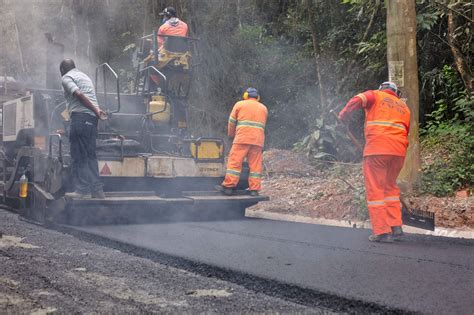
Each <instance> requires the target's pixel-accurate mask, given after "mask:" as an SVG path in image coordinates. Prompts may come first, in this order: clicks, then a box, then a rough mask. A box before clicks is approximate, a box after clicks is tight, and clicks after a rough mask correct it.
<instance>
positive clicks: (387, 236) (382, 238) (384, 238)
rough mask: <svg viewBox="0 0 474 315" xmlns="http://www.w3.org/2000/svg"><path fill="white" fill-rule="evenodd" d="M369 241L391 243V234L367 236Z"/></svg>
mask: <svg viewBox="0 0 474 315" xmlns="http://www.w3.org/2000/svg"><path fill="white" fill-rule="evenodd" d="M369 241H371V242H378V243H393V238H392V233H385V234H379V235H375V234H372V235H370V236H369Z"/></svg>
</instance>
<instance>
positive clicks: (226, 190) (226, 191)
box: [214, 185, 234, 196]
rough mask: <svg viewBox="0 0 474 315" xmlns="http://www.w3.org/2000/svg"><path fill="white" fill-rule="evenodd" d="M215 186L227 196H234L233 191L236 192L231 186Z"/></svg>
mask: <svg viewBox="0 0 474 315" xmlns="http://www.w3.org/2000/svg"><path fill="white" fill-rule="evenodd" d="M214 188H215V189H216V190H217V191H220V192H221V193H223V194H224V195H226V196H232V193H233V192H234V190H233V189H232V188H230V187H224V186H222V185H216V186H214Z"/></svg>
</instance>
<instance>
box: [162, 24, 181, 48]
mask: <svg viewBox="0 0 474 315" xmlns="http://www.w3.org/2000/svg"><path fill="white" fill-rule="evenodd" d="M160 35H171V36H182V37H186V36H188V24H186V23H185V22H183V21H181V20H180V19H178V18H171V19H169V20H168V21H166V22H165V23H164V24H163V25H161V26H160V28H159V29H158V48H161V46H163V43H164V42H165V39H166V37H161V36H160Z"/></svg>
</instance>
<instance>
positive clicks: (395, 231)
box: [392, 226, 405, 241]
mask: <svg viewBox="0 0 474 315" xmlns="http://www.w3.org/2000/svg"><path fill="white" fill-rule="evenodd" d="M403 235H405V233H403V230H402V227H401V226H392V238H393V240H395V241H401V240H402V239H403Z"/></svg>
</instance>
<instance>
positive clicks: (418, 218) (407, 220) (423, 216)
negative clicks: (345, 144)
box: [331, 110, 435, 231]
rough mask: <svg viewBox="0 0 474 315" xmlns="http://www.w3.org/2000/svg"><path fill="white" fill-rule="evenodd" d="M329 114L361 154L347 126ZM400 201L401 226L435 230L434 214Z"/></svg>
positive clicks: (359, 145) (360, 147)
mask: <svg viewBox="0 0 474 315" xmlns="http://www.w3.org/2000/svg"><path fill="white" fill-rule="evenodd" d="M331 114H333V115H334V116H335V117H336V119H337V121H338V122H339V123H340V124H342V125H344V126H345V128H346V133H347V135H348V136H349V138H350V139H351V140H352V142H353V143H354V145H355V146H356V147H357V148H358V149H359V150H360V151H361V152H363V151H364V150H363V148H362V145H361V144H360V142H359V141H358V140H357V139H356V137H354V135H353V134H352V132H351V131H350V130H349V128H348V127H347V125H346V124H345V123H344V122H343V121H342V120H340V119H339V116H337V114H336V113H335V112H334V111H333V110H331ZM400 201H401V203H402V221H403V224H405V225H409V226H413V227H417V228H420V229H424V230H431V231H434V229H435V214H434V212H430V211H425V210H420V209H412V208H410V207H409V206H408V204H407V202H406V201H405V199H404V198H403V197H401V198H400Z"/></svg>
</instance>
